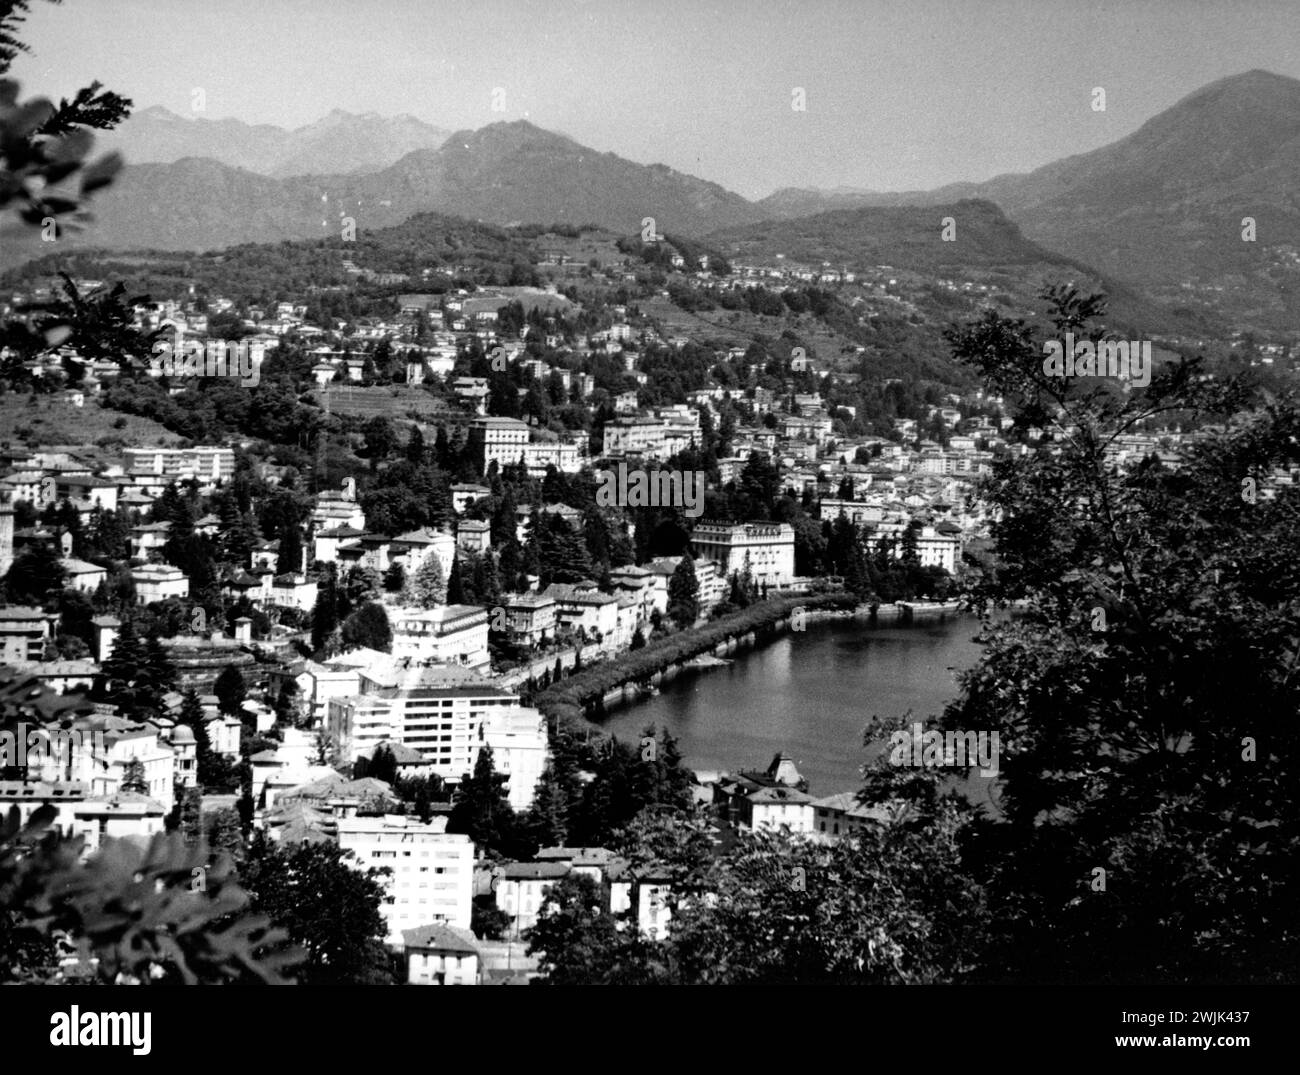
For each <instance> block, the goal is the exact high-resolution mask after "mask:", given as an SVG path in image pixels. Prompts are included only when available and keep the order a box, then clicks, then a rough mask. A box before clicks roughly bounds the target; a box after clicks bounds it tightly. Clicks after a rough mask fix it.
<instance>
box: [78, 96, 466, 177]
mask: <svg viewBox="0 0 1300 1075" xmlns="http://www.w3.org/2000/svg"><path fill="white" fill-rule="evenodd" d="M448 134H450V132H449V131H444V130H439V129H438V128H437V127H431V126H429V125H428V124H427V123H423V122H421V121H420V120H418V119H416V118H415V117H414V116H405V115H403V116H380V115H377V114H376V113H374V112H367V113H364V114H363V115H353V114H352V113H350V112H344V111H342V110H340V109H335V110H334V111H333V112H331V113H330V114H329V115H328V116H325V117H324V118H323V119H320V120H318V121H317V122H315V123H310V124H308V125H307V126H305V127H299V128H297V129H296V130H291V131H288V130H285V129H283V128H281V127H272V126H270V125H268V124H248V123H243V122H241V121H240V120H235V119H217V120H213V119H204V118H202V117H195V118H187V117H184V116H178V115H177V114H176V113H174V112H170V111H168V110H167V109H166V108H161V107H158V106H155V107H152V108H145V109H141V110H140V111H139V112H136V113H134V114H132V115H131V116H130V118H128V119H127V120H126V121H125V122H124V123H122V124H121V125H120V126H119V127H118V128H117V129H116V130H114V131H112V132H110V133H108V134H105V135H103V136H102V139H101V141H102V143H103V145H104V147H105V148H107V149H116V150H119V151H120V152H121V153H122V155H123V156H124V157H125V158H126V160H127V162H128V163H129V164H172V163H175V162H176V161H179V160H183V159H184V158H186V157H211V158H213V159H214V160H219V161H221V162H222V163H223V164H225V165H227V166H228V167H231V168H241V169H244V170H246V171H250V172H258V173H260V174H262V175H273V176H278V177H285V176H294V175H316V174H339V173H348V172H377V171H380V170H382V169H383V168H386V167H388V165H390V164H392V163H393V162H394V161H396V160H399V159H400V158H401V157H404V156H405V155H406V154H408V153H410V152H413V151H414V150H417V149H431V148H436V147H438V146H440V145H441V144H442V143H443V142H445V141H446V140H447V136H448Z"/></svg>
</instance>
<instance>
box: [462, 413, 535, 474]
mask: <svg viewBox="0 0 1300 1075" xmlns="http://www.w3.org/2000/svg"><path fill="white" fill-rule="evenodd" d="M469 437H470V444H471V445H473V448H474V451H475V453H476V457H477V458H480V459H481V460H482V464H483V471H484V472H485V473H486V472H487V469H488V467H490V466H491V465H492V464H493V463H496V465H497V467H498V468H500V467H504V466H506V465H508V464H511V463H518V462H520V460H522V458H523V455H524V447H525V446H526V445H527V444H528V440H529V430H528V426H527V424H526V423H524V422H521V421H519V419H518V418H475V419H474V420H473V421H472V422H470V426H469Z"/></svg>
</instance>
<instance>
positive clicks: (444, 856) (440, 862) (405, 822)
mask: <svg viewBox="0 0 1300 1075" xmlns="http://www.w3.org/2000/svg"><path fill="white" fill-rule="evenodd" d="M335 825H336V826H337V832H338V844H339V847H340V848H342V849H343V850H344V851H351V852H352V854H353V856H354V857H353V858H352V859H351V860H350V865H352V866H354V867H355V868H357V869H359V870H367V869H370V868H372V867H387V868H388V869H389V870H391V871H392V872H391V873H390V874H389V875H388V876H387V877H386V878H385V879H384V880H383V882H382V883H383V885H384V888H385V890H386V894H385V896H384V901H383V903H382V905H381V906H380V913H381V914H382V915H383V916H384V921H385V922H386V923H387V925H388V943H389V944H391V945H394V946H400V945H401V943H402V934H403V932H404V931H406V930H411V929H415V928H416V927H418V926H427V925H431V924H434V923H438V924H441V925H447V926H455V927H457V928H459V929H468V928H469V922H470V904H471V901H472V899H473V887H474V844H473V842H472V841H471V840H470V838H469V837H468V836H466V835H464V834H463V833H449V832H447V831H445V830H446V825H447V819H446V818H445V817H435V818H434V819H433V820H431V821H429V822H421V821H420V820H419V819H418V818H415V817H412V816H410V815H406V814H402V815H398V814H385V815H383V816H382V817H356V816H343V817H339V818H338V820H337V821H336V822H335Z"/></svg>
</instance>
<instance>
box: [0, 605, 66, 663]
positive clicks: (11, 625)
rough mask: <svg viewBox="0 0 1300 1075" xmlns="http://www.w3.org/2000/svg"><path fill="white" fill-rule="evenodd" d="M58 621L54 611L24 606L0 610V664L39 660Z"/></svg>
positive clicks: (52, 635)
mask: <svg viewBox="0 0 1300 1075" xmlns="http://www.w3.org/2000/svg"><path fill="white" fill-rule="evenodd" d="M58 622H59V616H58V613H57V612H43V611H42V610H41V609H39V608H31V607H28V606H26V605H10V606H9V607H8V608H0V661H39V660H40V659H41V658H42V657H44V656H45V645H46V643H47V642H51V641H53V639H54V625H55V624H56V623H58Z"/></svg>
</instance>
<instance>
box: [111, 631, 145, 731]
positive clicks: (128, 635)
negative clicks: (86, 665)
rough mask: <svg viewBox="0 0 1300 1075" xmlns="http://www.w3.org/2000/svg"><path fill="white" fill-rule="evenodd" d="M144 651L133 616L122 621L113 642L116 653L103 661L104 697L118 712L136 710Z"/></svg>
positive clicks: (113, 651)
mask: <svg viewBox="0 0 1300 1075" xmlns="http://www.w3.org/2000/svg"><path fill="white" fill-rule="evenodd" d="M144 658H145V650H144V645H143V644H142V643H141V641H140V638H139V636H138V635H137V634H136V631H135V621H134V620H133V619H132V618H131V617H130V616H124V617H123V618H122V626H121V627H120V628H119V630H118V632H117V638H116V639H115V640H114V642H113V650H112V652H111V653H110V654H109V655H108V658H107V659H106V660H105V661H104V679H103V695H104V697H105V698H111V699H113V701H114V702H115V703H116V704H117V706H118V708H120V709H122V710H123V711H124V712H130V711H131V710H133V709H134V706H135V682H136V679H137V677H138V676H139V675H140V666H141V665H142V664H144Z"/></svg>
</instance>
